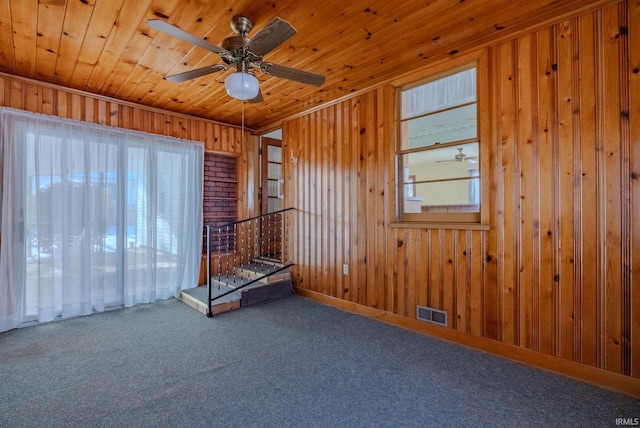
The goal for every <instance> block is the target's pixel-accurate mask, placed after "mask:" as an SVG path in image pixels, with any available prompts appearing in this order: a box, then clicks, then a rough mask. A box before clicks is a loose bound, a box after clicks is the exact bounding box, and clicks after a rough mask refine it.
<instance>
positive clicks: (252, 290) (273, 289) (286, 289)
mask: <svg viewBox="0 0 640 428" xmlns="http://www.w3.org/2000/svg"><path fill="white" fill-rule="evenodd" d="M289 294H291V278H289V279H284V280H281V281H278V282H274V283H271V284H267V285H262V286H260V287H248V288H246V289H243V290H242V297H241V299H240V306H242V307H244V306H249V305H253V304H255V303H260V302H265V301H267V300H273V299H277V298H280V297H284V296H287V295H289Z"/></svg>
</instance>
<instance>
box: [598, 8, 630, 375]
mask: <svg viewBox="0 0 640 428" xmlns="http://www.w3.org/2000/svg"><path fill="white" fill-rule="evenodd" d="M618 18H619V16H618V8H617V7H610V8H606V9H604V11H603V14H602V22H603V33H602V35H603V42H604V43H603V44H604V49H603V61H604V64H621V62H620V59H621V58H620V46H619V44H620V43H621V41H622V40H623V39H626V37H621V35H620V23H619V20H618ZM622 74H623V73H621V69H620V68H617V67H616V68H615V69H614V68H612V67H604V69H603V78H604V91H605V94H607V95H606V97H604V104H603V107H604V114H603V115H602V116H601V118H602V119H603V122H602V123H599V125H600V126H601V127H602V129H603V137H604V138H603V141H602V147H601V151H600V156H601V159H602V161H601V165H602V167H603V170H602V174H601V175H600V177H601V180H600V184H601V185H603V184H604V188H603V189H602V192H603V194H602V196H603V199H604V200H603V202H604V205H605V210H604V212H603V217H604V218H603V226H604V228H603V230H604V236H603V239H604V242H603V244H604V247H605V248H606V251H605V252H603V254H602V256H603V257H604V261H603V262H604V263H603V264H604V269H605V271H604V272H603V273H604V284H603V286H604V287H603V292H602V297H603V299H604V302H602V303H603V304H602V305H601V307H602V309H603V311H604V319H603V322H604V324H605V326H604V332H605V339H604V340H605V361H604V362H603V364H602V366H603V367H604V368H606V369H607V370H611V371H615V372H618V373H621V372H622V337H621V333H622V326H621V321H622V320H621V318H622V317H621V315H622V313H623V306H622V301H621V286H622V275H621V273H622V229H621V226H622V224H621V217H622V215H623V214H622V203H621V202H622V198H621V196H622V195H621V194H620V189H621V184H622V183H621V180H620V169H621V167H622V163H621V148H622V147H621V138H620V137H621V129H620V128H621V120H620V117H621V112H622V111H627V108H628V107H626V108H622V107H623V106H622V105H621V99H620V79H621V78H622V77H623V76H622Z"/></svg>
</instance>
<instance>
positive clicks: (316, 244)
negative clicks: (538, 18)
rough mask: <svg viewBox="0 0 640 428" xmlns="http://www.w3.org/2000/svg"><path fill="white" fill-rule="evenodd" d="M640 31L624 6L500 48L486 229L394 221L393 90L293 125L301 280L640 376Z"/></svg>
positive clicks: (491, 96) (494, 62)
mask: <svg viewBox="0 0 640 428" xmlns="http://www.w3.org/2000/svg"><path fill="white" fill-rule="evenodd" d="M627 21H629V30H628V34H627V32H626V31H625V28H627V23H626V22H627ZM639 27H640V12H639V11H638V9H637V8H634V7H633V6H631V7H628V5H627V3H625V2H620V3H618V4H613V5H611V6H607V7H605V8H603V9H600V10H597V11H595V12H592V13H588V14H585V15H582V16H579V17H574V18H572V19H568V20H565V21H562V22H559V23H557V24H556V25H553V26H550V27H548V28H543V29H540V30H538V31H537V32H533V33H530V34H526V35H522V36H520V37H518V38H517V39H514V40H511V41H508V42H505V43H502V44H500V45H496V46H493V47H491V48H489V49H488V54H487V62H486V64H488V65H487V66H486V70H485V73H484V74H485V75H486V84H487V88H486V93H485V95H483V98H482V99H484V100H485V101H484V105H483V107H482V108H487V109H488V110H489V111H490V116H491V120H490V121H489V123H487V124H483V125H482V128H483V130H484V131H485V132H486V136H485V137H484V138H483V141H482V144H483V145H485V146H484V148H483V150H484V151H483V152H482V153H483V156H484V157H485V158H484V159H482V157H481V163H482V165H481V166H482V168H483V178H484V184H483V204H485V206H484V209H485V210H486V211H484V212H483V219H488V224H489V230H481V231H479V230H464V229H460V230H455V229H454V230H451V229H438V228H423V229H421V228H414V227H389V219H395V216H396V211H395V210H396V201H395V178H394V177H395V174H396V173H397V171H396V163H395V162H396V160H395V155H394V153H395V135H394V129H395V124H394V115H393V114H392V113H391V114H390V113H389V112H388V111H385V109H390V110H393V106H394V102H395V101H394V98H393V96H391V95H392V93H393V91H392V90H391V89H390V88H387V87H383V88H378V89H373V90H371V91H369V92H367V93H364V94H361V95H358V96H355V97H353V98H351V99H348V100H346V101H342V102H340V103H338V104H336V105H335V106H331V107H327V108H325V109H322V110H321V111H322V113H320V114H319V113H318V112H314V113H310V114H308V115H304V116H302V117H299V118H295V119H291V120H289V121H287V122H285V127H284V129H285V134H286V136H285V139H286V140H287V143H288V144H290V145H291V147H292V148H293V149H294V151H295V152H296V153H299V154H300V156H301V159H300V161H299V162H300V163H299V164H298V165H297V166H293V168H297V169H298V174H297V175H296V177H297V179H298V180H302V181H301V182H300V183H298V184H297V186H298V187H297V188H296V186H289V187H288V191H291V192H293V193H292V194H287V198H290V199H289V200H293V201H297V203H298V209H299V210H300V212H299V218H300V219H301V221H302V222H305V224H306V225H307V226H306V227H298V229H297V230H296V233H297V234H298V236H297V237H296V239H295V242H296V244H295V245H297V246H298V249H297V250H296V251H295V253H296V254H297V255H298V257H299V260H296V261H295V262H296V263H298V266H297V267H296V268H295V271H296V275H295V277H296V278H299V279H300V280H299V281H298V282H297V285H299V286H302V287H305V288H308V289H309V290H316V291H320V292H321V293H324V294H328V295H331V296H333V297H338V298H340V299H344V300H347V301H349V302H354V303H360V304H364V305H367V306H369V307H375V308H380V309H384V310H388V311H391V312H393V313H395V314H398V315H401V316H404V317H408V318H415V306H416V305H427V306H432V307H435V308H439V309H444V310H446V311H447V312H448V313H449V320H450V322H449V326H448V328H451V329H455V330H457V331H459V332H465V333H467V334H470V335H472V336H478V337H484V338H488V339H495V340H498V341H501V342H503V343H505V344H513V345H516V346H519V347H522V348H526V349H529V350H533V351H537V352H539V353H541V354H547V355H553V356H557V357H560V358H563V359H567V360H571V361H575V362H578V363H581V364H585V365H588V366H595V367H599V368H602V369H604V370H608V371H610V372H615V373H622V374H626V375H631V376H633V377H636V378H640V363H638V362H637V360H640V359H639V358H637V356H638V355H640V344H639V342H640V315H638V312H639V311H638V308H640V306H639V304H638V300H639V296H640V293H638V292H637V287H636V285H637V284H636V283H637V282H638V278H639V277H640V268H639V267H638V265H640V263H638V261H637V260H638V257H637V253H638V251H639V250H638V248H639V247H640V232H638V229H640V228H639V227H638V224H640V208H638V207H639V206H640V185H638V182H639V181H640V179H638V176H639V175H640V148H639V147H640V130H638V127H634V126H632V125H631V124H632V123H637V120H638V119H639V118H640V106H639V105H638V104H639V103H638V96H639V95H637V94H639V93H640V71H638V70H640V45H638V42H633V43H632V42H631V41H630V40H631V39H632V37H633V35H634V34H635V35H636V38H635V39H633V40H640V37H639V36H640V28H639ZM627 63H630V64H631V67H627V66H626V64H627ZM438 70H439V71H443V70H442V69H441V68H439V69H438ZM426 75H428V74H425V76H426ZM628 82H631V86H629V84H628ZM487 104H488V105H487ZM634 118H635V120H636V122H634ZM309 127H311V129H308V128H309ZM323 128H326V129H323ZM483 135H485V134H483ZM333 144H335V151H334V149H333V148H332V147H333V146H332V145H333ZM305 150H308V151H305ZM327 163H329V165H327ZM301 164H304V165H306V166H305V167H302V166H301ZM331 164H334V165H331ZM303 168H307V169H305V170H304V171H303ZM307 183H308V184H307ZM293 189H297V190H295V191H294V190H293ZM296 192H297V193H296ZM391 192H393V193H392V194H391ZM317 195H322V196H321V197H319V196H317ZM326 205H329V206H326ZM391 221H393V220H391ZM629 231H630V233H629ZM332 240H335V241H336V242H335V247H333V245H334V244H332V243H331V241H332ZM323 245H329V247H328V248H329V250H328V252H327V250H325V247H324V246H323ZM307 246H308V248H309V250H306V249H305V248H306V247H307ZM333 248H335V256H332V255H331V251H334V250H333ZM316 251H317V252H319V253H316ZM317 254H321V256H319V255H317ZM342 263H347V264H348V265H349V269H350V270H349V275H348V276H343V275H341V271H342V267H341V264H342ZM307 270H308V273H307ZM326 271H328V272H329V273H330V274H329V275H323V274H321V273H322V272H326ZM332 272H336V274H333V273H332ZM318 275H321V277H319V276H318ZM303 280H304V281H307V280H308V281H307V282H303ZM333 280H335V281H336V285H335V286H332V285H331V284H327V283H326V282H327V281H329V282H331V281H333ZM319 283H321V284H322V286H321V287H319V285H318V284H319Z"/></svg>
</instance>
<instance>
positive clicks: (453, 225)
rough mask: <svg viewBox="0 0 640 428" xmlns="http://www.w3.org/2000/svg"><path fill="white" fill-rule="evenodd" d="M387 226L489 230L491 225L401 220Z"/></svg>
mask: <svg viewBox="0 0 640 428" xmlns="http://www.w3.org/2000/svg"><path fill="white" fill-rule="evenodd" d="M389 227H393V228H398V229H459V230H490V229H491V225H488V224H479V223H440V222H433V223H431V222H421V221H403V222H400V223H390V224H389Z"/></svg>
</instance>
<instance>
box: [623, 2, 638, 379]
mask: <svg viewBox="0 0 640 428" xmlns="http://www.w3.org/2000/svg"><path fill="white" fill-rule="evenodd" d="M629 4H630V5H631V6H630V7H629V8H628V11H629V36H628V43H630V45H631V48H630V49H629V81H630V85H629V95H630V102H629V106H630V109H629V123H630V124H633V123H635V124H637V123H640V47H639V46H638V43H637V41H638V40H640V5H639V4H638V3H637V2H636V3H635V5H634V4H633V2H629ZM629 144H630V146H629V149H630V151H629V169H628V174H629V179H630V189H629V204H630V205H631V207H630V210H631V212H630V218H629V221H630V233H629V234H628V239H629V240H630V243H629V245H630V248H629V252H628V255H627V257H628V259H627V260H628V262H629V265H628V266H629V267H626V269H628V272H629V276H630V277H629V290H628V293H627V296H626V299H625V302H628V304H629V313H630V314H629V316H630V319H629V332H628V337H626V338H625V340H627V341H628V342H630V355H629V358H630V360H631V373H630V374H631V376H633V377H635V378H640V289H639V286H638V284H640V263H638V260H639V259H640V126H630V127H629ZM623 172H627V171H624V170H623ZM625 262H626V261H625ZM625 266H626V265H625Z"/></svg>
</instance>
